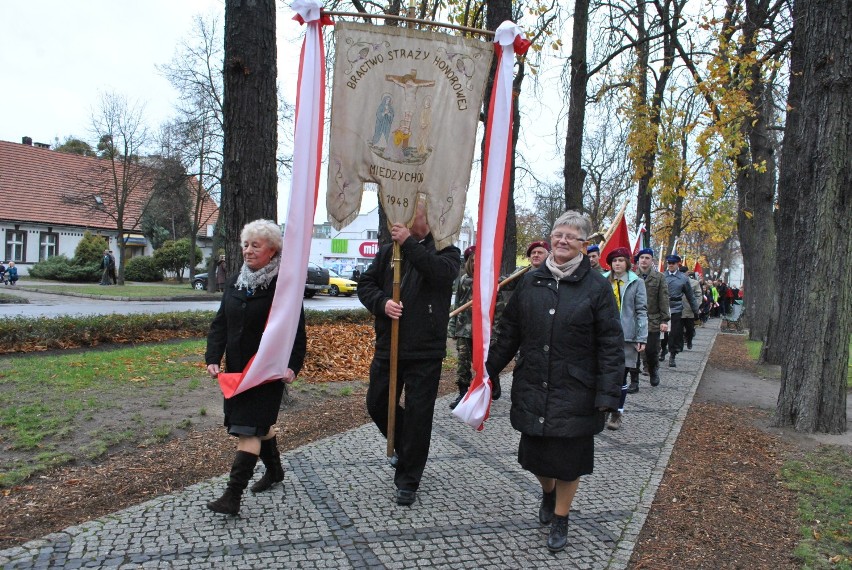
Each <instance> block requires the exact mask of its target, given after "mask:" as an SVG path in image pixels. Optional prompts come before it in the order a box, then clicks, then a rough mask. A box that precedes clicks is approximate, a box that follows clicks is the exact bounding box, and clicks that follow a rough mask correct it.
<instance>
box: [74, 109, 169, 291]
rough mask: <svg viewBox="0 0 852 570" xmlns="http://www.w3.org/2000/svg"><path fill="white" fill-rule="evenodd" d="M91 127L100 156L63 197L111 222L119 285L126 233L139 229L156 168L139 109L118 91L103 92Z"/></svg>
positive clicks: (122, 270)
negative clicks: (146, 156)
mask: <svg viewBox="0 0 852 570" xmlns="http://www.w3.org/2000/svg"><path fill="white" fill-rule="evenodd" d="M92 130H93V133H94V134H95V136H96V138H97V140H98V141H99V142H98V145H97V149H98V156H99V157H100V158H99V159H97V160H93V161H91V162H90V166H89V168H88V169H87V171H86V172H85V174H83V175H81V176H80V178H79V179H78V180H77V181H75V184H74V185H73V188H72V189H71V190H70V191H68V192H67V193H66V194H65V195H63V196H62V201H63V202H65V203H66V204H76V205H80V206H83V207H84V208H86V209H87V210H88V211H89V212H92V213H98V214H101V215H105V216H106V217H107V218H109V219H110V220H112V222H113V223H114V224H115V228H116V231H117V233H118V251H119V258H118V284H119V285H124V267H125V261H126V254H125V253H126V247H127V246H126V239H125V238H126V233H127V232H131V231H134V230H136V229H138V228H139V225H140V223H141V221H142V215H143V213H144V211H145V207H146V205H147V203H148V200H149V199H150V196H151V192H152V190H153V185H154V179H155V171H154V169H152V168H151V167H149V166H148V165H146V164H145V163H144V162H143V159H142V156H143V152H144V150H145V148H146V146H147V145H148V143H149V142H150V137H149V134H148V130H147V128H146V127H145V124H144V122H143V107H142V106H141V105H138V104H130V103H128V101H127V98H126V97H124V96H122V95H118V94H116V93H104V94H102V95H101V101H100V106H99V108H98V109H97V110H96V111H95V112H94V113H93V115H92Z"/></svg>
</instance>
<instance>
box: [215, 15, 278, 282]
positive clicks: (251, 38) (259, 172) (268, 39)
mask: <svg viewBox="0 0 852 570" xmlns="http://www.w3.org/2000/svg"><path fill="white" fill-rule="evenodd" d="M276 57H277V51H276V43H275V2H274V0H254V1H252V2H244V1H242V0H226V2H225V69H224V104H223V111H224V121H225V122H224V131H225V143H224V160H223V164H222V200H221V213H222V216H223V217H224V221H225V259H226V260H227V263H228V271H229V273H233V272H236V271H237V270H238V269H239V267H240V265H241V260H242V255H241V253H240V243H239V239H240V231H241V230H242V228H243V226H244V225H245V224H247V223H248V222H251V221H253V220H257V219H260V218H265V219H270V220H276V221H277V219H278V193H277V187H278V172H277V169H276V161H275V153H276V151H277V148H278V134H277V133H278V121H277V117H278V109H277V105H278V98H277V96H276V81H277V79H278V68H277V66H276Z"/></svg>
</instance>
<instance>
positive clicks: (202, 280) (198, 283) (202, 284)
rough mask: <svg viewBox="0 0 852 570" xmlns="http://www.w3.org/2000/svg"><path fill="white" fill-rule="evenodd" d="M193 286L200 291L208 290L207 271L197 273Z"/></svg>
mask: <svg viewBox="0 0 852 570" xmlns="http://www.w3.org/2000/svg"><path fill="white" fill-rule="evenodd" d="M192 288H193V289H196V290H198V291H206V290H207V274H206V273H196V274H195V279H193V280H192Z"/></svg>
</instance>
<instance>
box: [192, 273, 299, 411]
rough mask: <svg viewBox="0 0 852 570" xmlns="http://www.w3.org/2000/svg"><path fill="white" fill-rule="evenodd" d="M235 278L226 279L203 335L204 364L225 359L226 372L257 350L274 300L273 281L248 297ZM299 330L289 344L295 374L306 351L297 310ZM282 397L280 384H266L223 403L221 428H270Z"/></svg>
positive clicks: (240, 368) (242, 365)
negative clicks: (222, 423)
mask: <svg viewBox="0 0 852 570" xmlns="http://www.w3.org/2000/svg"><path fill="white" fill-rule="evenodd" d="M238 276H239V275H234V276H232V277H231V278H230V279H228V283H227V285H226V286H225V291H224V293H223V294H222V303H221V305H219V312H217V313H216V317H215V318H214V319H213V322H212V323H211V324H210V332H209V333H207V351H206V353H205V355H204V361H205V362H206V363H207V364H219V363H220V362H221V360H222V355H223V354H224V356H225V368H226V370H227V371H228V372H242V371H243V368H245V367H246V365H247V364H248V362H249V360H250V359H251V357H252V356H254V355H255V353H257V349H258V348H259V347H260V339H261V338H262V337H263V330H264V328H266V321H267V319H268V317H269V309H270V308H271V307H272V299H273V298H274V297H275V285H276V283H277V282H278V278H277V277H276V278H274V279H273V280H272V282H271V283H270V284H269V287H267V288H266V289H258V290H256V291H254V292H253V294H252V295H248V293H247V291H246V290H245V289H237V288H236V282H237V277H238ZM300 313H301V314H300V316H299V328H298V329H296V338H295V339H294V341H293V351H292V353H291V354H290V360H289V362H288V363H287V367H288V368H290V369H291V370H292V371H293V372H295V373H296V375H298V374H299V371H300V370H301V369H302V364H303V363H304V361H305V351H306V350H307V345H308V341H307V335H306V334H305V310H304V308H301V307H300ZM283 394H284V383H283V382H282V381H274V382H267V383H266V384H261V385H260V386H255V387H254V388H251V389H249V390H246V391H245V392H240V393H239V394H237V395H236V396H234V397H232V398H229V399H227V400H225V425H241V426H271V425H273V424H274V423H275V421H276V419H277V418H278V409H279V407H280V405H281V397H282V395H283Z"/></svg>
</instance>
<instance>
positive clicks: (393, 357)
mask: <svg viewBox="0 0 852 570" xmlns="http://www.w3.org/2000/svg"><path fill="white" fill-rule="evenodd" d="M401 269H402V250H401V249H400V247H399V244H398V243H397V242H393V302H394V303H399V298H400V292H399V287H400V281H401V277H400V273H402V271H401ZM398 360H399V319H391V346H390V375H389V380H388V437H387V441H388V446H387V455H388V457H393V449H394V435H395V433H396V380H397V366H396V365H397V361H398Z"/></svg>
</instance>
